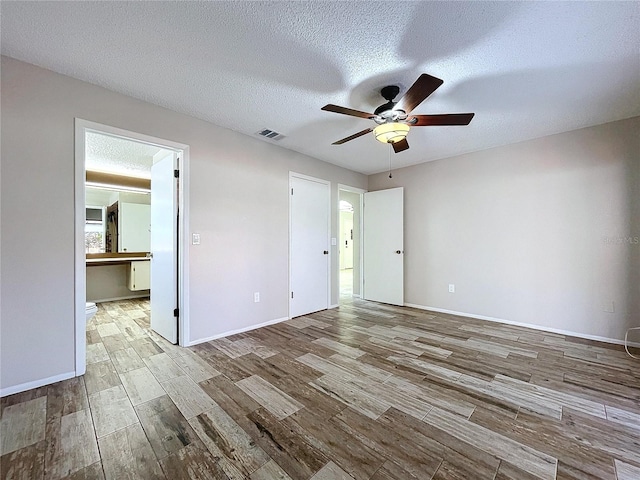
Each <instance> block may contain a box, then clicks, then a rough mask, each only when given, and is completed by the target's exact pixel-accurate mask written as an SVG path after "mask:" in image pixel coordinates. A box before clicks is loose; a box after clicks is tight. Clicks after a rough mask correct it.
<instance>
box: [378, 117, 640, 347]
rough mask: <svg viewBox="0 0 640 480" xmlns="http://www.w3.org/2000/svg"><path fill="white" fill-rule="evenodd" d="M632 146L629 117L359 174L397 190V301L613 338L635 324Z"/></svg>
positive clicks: (637, 126)
mask: <svg viewBox="0 0 640 480" xmlns="http://www.w3.org/2000/svg"><path fill="white" fill-rule="evenodd" d="M639 138H640V118H633V119H629V120H623V121H619V122H614V123H609V124H605V125H600V126H596V127H591V128H585V129H582V130H577V131H573V132H567V133H563V134H559V135H553V136H549V137H544V138H540V139H536V140H531V141H527V142H522V143H518V144H514V145H509V146H505V147H500V148H495V149H491V150H486V151H482V152H476V153H471V154H467V155H461V156H458V157H454V158H449V159H445V160H440V161H435V162H430V163H426V164H422V165H418V166H414V167H408V168H404V169H400V170H397V171H394V172H393V179H389V178H388V175H387V174H386V173H381V174H378V175H373V176H370V177H369V189H370V190H372V191H373V190H380V189H386V188H391V187H396V186H403V187H404V188H405V302H407V303H409V304H415V305H420V306H424V307H431V308H437V309H444V310H451V311H456V312H464V313H470V314H474V315H481V316H487V317H494V318H498V319H503V320H508V321H513V322H520V323H526V324H532V325H537V326H540V327H546V328H554V329H560V330H566V331H571V332H577V333H580V334H584V335H592V336H599V337H606V338H613V339H622V338H623V337H624V332H625V330H626V329H627V328H628V327H629V326H632V325H633V324H640V318H639V317H638V315H639V314H640V308H639V299H640V281H639V280H640V278H639V275H640V253H639V250H640V244H639V243H640V240H639V239H640V225H639V221H640V220H639V218H640V207H639V205H640V201H639V200H638V195H639V193H638V191H639V189H640V184H639V182H638V180H639V173H638V170H639V168H640V166H639V165H640V158H639V157H640V145H639ZM629 237H631V244H630V243H629V240H628V238H629ZM625 239H626V240H625ZM450 283H452V284H455V286H456V292H455V293H453V294H451V293H448V289H447V287H448V284H450ZM611 302H613V304H614V309H615V311H614V312H607V311H604V310H609V309H610V308H609V307H610V306H611Z"/></svg>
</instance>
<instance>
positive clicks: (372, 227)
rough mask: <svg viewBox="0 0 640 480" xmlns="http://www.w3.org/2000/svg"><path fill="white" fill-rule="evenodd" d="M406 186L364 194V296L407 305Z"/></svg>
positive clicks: (378, 300) (369, 298)
mask: <svg viewBox="0 0 640 480" xmlns="http://www.w3.org/2000/svg"><path fill="white" fill-rule="evenodd" d="M403 196H404V190H403V188H402V187H399V188H391V189H389V190H379V191H377V192H367V193H365V194H364V245H363V249H364V298H365V299H366V300H373V301H375V302H382V303H390V304H392V305H400V306H402V305H404V208H403V204H404V200H403Z"/></svg>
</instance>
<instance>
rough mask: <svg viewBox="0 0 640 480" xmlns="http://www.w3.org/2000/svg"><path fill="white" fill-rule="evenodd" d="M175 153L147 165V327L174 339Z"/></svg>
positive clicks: (175, 267)
mask: <svg viewBox="0 0 640 480" xmlns="http://www.w3.org/2000/svg"><path fill="white" fill-rule="evenodd" d="M175 164H176V154H175V153H172V154H170V155H168V156H166V157H164V158H162V159H161V160H159V161H157V162H156V163H154V164H153V166H152V167H151V253H152V258H151V329H152V330H153V331H155V332H157V333H158V334H160V335H162V336H163V337H164V338H166V339H167V340H169V341H170V342H171V343H177V341H178V318H177V317H176V316H175V315H174V309H176V308H177V307H178V195H177V183H178V179H177V178H175V177H174V170H175V168H176V167H175Z"/></svg>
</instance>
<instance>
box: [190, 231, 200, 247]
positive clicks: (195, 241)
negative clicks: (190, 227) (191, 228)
mask: <svg viewBox="0 0 640 480" xmlns="http://www.w3.org/2000/svg"><path fill="white" fill-rule="evenodd" d="M191 244H192V245H200V234H199V233H194V234H193V235H191Z"/></svg>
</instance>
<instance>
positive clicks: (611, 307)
mask: <svg viewBox="0 0 640 480" xmlns="http://www.w3.org/2000/svg"><path fill="white" fill-rule="evenodd" d="M602 311H603V312H607V313H616V305H615V303H614V302H613V301H611V302H604V303H603V304H602Z"/></svg>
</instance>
